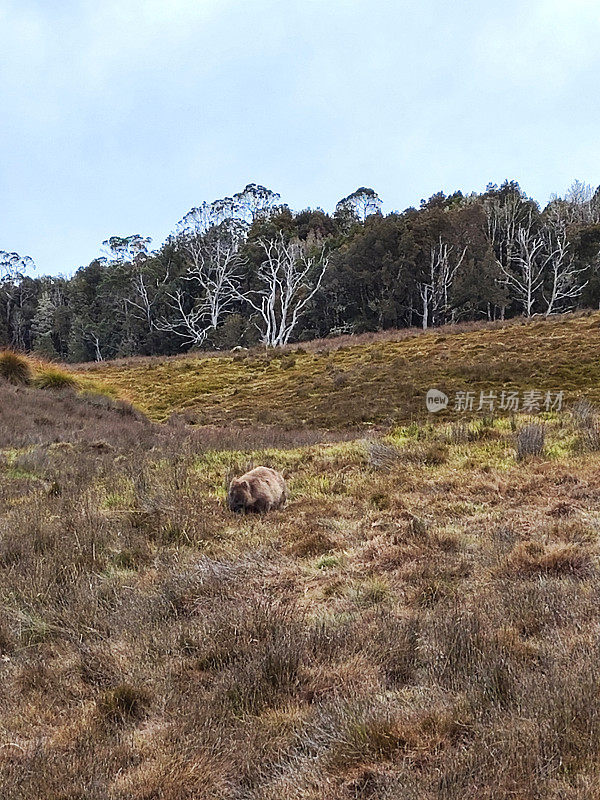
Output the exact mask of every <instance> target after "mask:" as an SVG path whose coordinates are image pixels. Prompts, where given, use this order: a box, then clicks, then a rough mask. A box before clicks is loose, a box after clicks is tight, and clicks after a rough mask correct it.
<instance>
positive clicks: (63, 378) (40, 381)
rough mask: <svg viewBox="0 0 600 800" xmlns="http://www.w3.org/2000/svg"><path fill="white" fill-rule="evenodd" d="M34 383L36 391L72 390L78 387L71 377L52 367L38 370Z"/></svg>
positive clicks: (62, 370)
mask: <svg viewBox="0 0 600 800" xmlns="http://www.w3.org/2000/svg"><path fill="white" fill-rule="evenodd" d="M34 383H35V385H36V386H37V388H38V389H74V388H76V387H77V385H78V384H77V381H76V379H75V378H74V377H73V375H71V374H70V373H69V372H66V370H64V369H60V368H59V367H54V366H52V365H48V366H45V367H43V368H42V369H40V370H39V372H38V373H37V375H36V376H35V381H34Z"/></svg>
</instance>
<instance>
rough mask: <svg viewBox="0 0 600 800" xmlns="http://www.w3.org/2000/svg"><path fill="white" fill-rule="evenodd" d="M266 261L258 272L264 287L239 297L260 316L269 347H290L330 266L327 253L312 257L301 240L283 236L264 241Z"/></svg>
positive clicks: (260, 326)
mask: <svg viewBox="0 0 600 800" xmlns="http://www.w3.org/2000/svg"><path fill="white" fill-rule="evenodd" d="M258 244H259V245H260V247H261V248H262V250H263V252H264V255H265V259H264V261H263V262H262V264H261V265H260V268H259V270H258V275H257V279H258V282H259V283H260V284H261V288H260V289H258V290H256V291H254V292H249V293H247V294H246V295H242V294H240V293H239V292H238V293H237V294H238V297H239V298H240V299H242V300H244V301H245V302H246V303H248V304H249V305H250V307H251V308H252V309H253V310H254V311H255V312H256V314H257V316H258V322H257V323H256V327H257V328H258V329H259V331H260V333H261V341H262V342H263V344H265V345H266V346H267V347H278V346H281V345H284V344H287V343H288V341H289V340H290V337H291V335H292V333H293V331H294V329H295V327H296V325H297V324H298V320H299V319H300V316H301V315H302V313H303V312H304V309H305V308H306V306H307V305H308V303H309V302H310V301H311V300H312V298H313V297H314V296H315V294H316V293H317V292H318V291H319V288H320V286H321V283H322V281H323V276H324V275H325V272H326V270H327V267H328V265H329V258H328V257H327V256H326V255H325V252H324V250H321V252H320V253H319V254H318V255H311V254H310V253H309V248H308V246H307V245H306V244H305V243H303V242H300V241H298V240H293V241H290V242H286V241H285V239H284V237H283V234H282V233H279V234H278V236H276V237H275V238H274V239H260V240H259V241H258Z"/></svg>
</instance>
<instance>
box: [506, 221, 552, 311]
mask: <svg viewBox="0 0 600 800" xmlns="http://www.w3.org/2000/svg"><path fill="white" fill-rule="evenodd" d="M513 246H514V248H515V250H514V252H512V253H511V256H510V259H509V260H508V261H507V263H503V262H502V261H500V260H499V259H498V258H497V259H496V261H497V264H498V267H499V268H500V271H501V272H502V274H503V276H504V280H503V282H504V283H505V284H506V285H507V286H508V287H509V288H511V289H512V290H513V292H514V295H515V297H516V299H517V301H518V302H519V304H520V305H521V306H522V308H523V312H524V313H525V316H527V317H530V316H531V315H532V313H533V306H534V304H535V301H536V297H537V294H538V292H539V290H540V289H541V287H542V285H543V282H544V270H545V267H546V256H545V253H544V240H543V238H542V236H541V234H540V233H537V232H536V231H535V230H534V226H533V220H532V216H531V214H530V215H529V218H528V220H527V222H526V223H525V224H524V225H519V227H518V228H517V230H516V234H515V240H514V242H513Z"/></svg>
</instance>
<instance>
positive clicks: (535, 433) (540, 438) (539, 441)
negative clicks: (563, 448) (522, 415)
mask: <svg viewBox="0 0 600 800" xmlns="http://www.w3.org/2000/svg"><path fill="white" fill-rule="evenodd" d="M545 444H546V428H545V427H544V426H543V425H538V424H537V423H532V424H531V425H526V426H525V427H524V428H521V430H520V431H519V433H518V434H517V460H518V461H522V460H523V459H524V458H527V456H540V455H542V453H543V452H544V446H545Z"/></svg>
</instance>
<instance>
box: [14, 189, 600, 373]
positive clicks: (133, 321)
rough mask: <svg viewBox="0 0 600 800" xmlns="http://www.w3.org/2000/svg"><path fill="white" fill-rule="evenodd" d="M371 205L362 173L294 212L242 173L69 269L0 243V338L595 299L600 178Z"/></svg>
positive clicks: (412, 321) (228, 340) (165, 341)
mask: <svg viewBox="0 0 600 800" xmlns="http://www.w3.org/2000/svg"><path fill="white" fill-rule="evenodd" d="M381 206H382V204H381V200H380V198H379V196H378V195H377V194H376V192H375V191H373V190H372V189H369V188H365V187H361V188H360V189H357V190H356V191H355V192H353V193H352V194H351V195H349V196H348V197H346V198H344V199H343V200H340V202H339V203H338V204H337V206H336V209H335V212H334V213H333V214H327V213H325V212H324V211H322V210H320V209H317V210H311V209H307V210H304V211H300V212H293V211H291V210H290V208H288V206H286V205H283V204H282V203H281V198H280V196H279V195H278V194H277V193H275V192H272V191H270V190H269V189H266V188H265V187H263V186H259V185H256V184H250V185H248V186H247V187H246V188H245V189H244V190H243V191H241V192H239V193H238V194H235V195H234V196H233V197H228V198H224V199H222V200H216V201H214V202H212V203H207V202H205V203H202V205H200V206H199V207H197V208H193V209H191V211H190V212H189V213H188V214H186V215H185V217H183V219H182V220H181V221H180V222H179V223H178V225H177V227H176V229H175V231H174V233H173V234H172V235H171V236H169V237H168V239H167V240H166V241H165V242H164V243H163V244H162V245H161V246H160V247H159V248H158V249H156V250H151V247H150V246H151V241H150V239H148V238H146V237H143V236H141V235H132V236H127V237H118V236H113V237H111V238H109V239H107V240H106V241H105V242H103V248H104V255H103V256H102V257H100V258H97V259H95V260H94V261H92V262H91V263H90V264H89V265H88V266H85V267H81V268H80V269H78V270H77V271H76V272H75V273H74V275H73V276H72V277H69V278H67V277H38V276H36V275H35V270H34V269H33V267H34V265H33V262H32V260H31V259H30V258H28V257H27V256H22V255H20V254H17V253H10V252H6V251H0V345H2V346H11V347H14V348H16V349H19V350H26V351H32V352H34V353H37V354H39V355H41V356H43V357H45V358H51V359H60V360H64V361H71V362H79V361H91V360H103V359H109V358H116V357H122V356H132V355H138V354H140V355H153V354H161V355H168V354H174V353H178V352H181V351H182V350H186V349H190V348H196V349H198V348H210V349H215V348H216V349H220V348H232V347H235V346H242V347H246V346H250V345H252V344H256V343H259V342H261V343H263V344H265V345H267V346H272V347H273V346H279V345H282V344H286V343H288V342H294V341H305V340H307V339H312V338H316V337H324V336H335V335H338V334H341V333H359V332H364V331H376V330H381V329H385V328H401V327H409V326H416V325H418V326H422V327H423V328H428V327H433V326H437V325H442V324H446V323H452V322H458V321H462V320H497V319H503V318H507V317H511V316H516V315H524V316H532V315H534V314H542V315H551V314H558V313H561V312H564V311H568V310H571V309H574V308H583V307H594V308H597V307H599V306H600V187H599V188H598V189H597V190H596V191H594V190H593V189H592V188H591V187H590V186H588V185H586V184H583V183H580V182H578V181H576V182H575V183H574V184H573V185H572V186H571V188H570V189H569V191H568V192H567V193H566V195H565V197H559V196H555V197H553V198H552V199H551V201H550V202H549V203H548V205H547V206H546V208H544V209H541V208H540V207H539V205H538V204H537V203H536V202H535V201H534V200H533V199H531V198H529V197H527V195H526V194H525V193H524V192H523V191H522V189H521V188H520V186H519V185H518V183H516V182H514V181H512V182H509V181H506V182H505V183H503V184H502V185H501V186H497V185H494V184H490V185H488V187H487V188H486V191H485V192H483V193H482V194H475V193H473V194H469V195H463V194H462V193H461V192H456V193H455V194H452V195H450V196H446V195H445V194H444V193H442V192H440V193H438V194H435V195H433V196H432V197H431V198H429V200H424V201H422V202H421V205H420V208H418V209H415V208H408V209H407V210H405V211H403V212H401V213H400V212H393V213H390V214H387V215H384V214H382V212H381Z"/></svg>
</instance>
